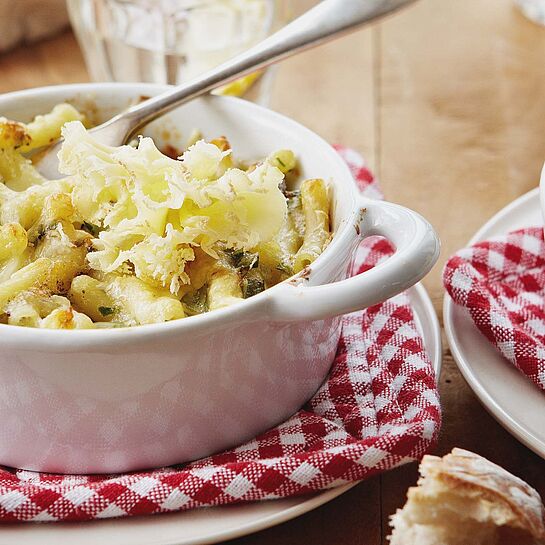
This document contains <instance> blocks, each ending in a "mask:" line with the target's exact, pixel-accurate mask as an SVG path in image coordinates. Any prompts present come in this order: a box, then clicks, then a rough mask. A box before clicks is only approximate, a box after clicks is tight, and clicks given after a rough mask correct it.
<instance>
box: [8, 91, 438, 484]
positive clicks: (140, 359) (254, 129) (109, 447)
mask: <svg viewBox="0 0 545 545" xmlns="http://www.w3.org/2000/svg"><path fill="white" fill-rule="evenodd" d="M164 89H165V87H162V86H155V85H147V84H146V85H145V84H121V83H118V84H89V85H84V84H82V85H68V86H58V87H45V88H40V89H32V90H28V91H22V92H16V93H10V94H6V95H3V96H0V115H4V116H7V117H10V118H14V119H20V120H23V121H24V120H28V119H29V118H31V117H32V116H34V115H35V114H38V113H43V112H46V111H48V110H49V109H51V108H52V107H53V106H54V105H55V104H57V103H59V102H62V101H65V100H70V101H72V102H74V103H76V105H79V106H83V107H87V108H88V107H89V105H93V107H94V105H96V108H94V109H95V110H96V111H97V112H98V117H99V118H105V117H109V116H111V115H112V114H113V113H115V112H117V111H119V110H120V109H122V108H124V107H126V106H127V105H128V103H129V102H130V101H131V100H133V99H134V98H135V97H138V96H140V95H155V94H157V93H159V92H160V91H162V90H164ZM193 128H199V129H200V130H201V131H202V132H203V134H204V136H205V137H212V136H218V135H226V136H227V137H228V138H229V140H230V141H231V143H232V145H233V148H234V149H235V151H236V153H237V156H239V157H242V158H245V159H251V158H254V159H255V158H260V157H263V156H265V155H267V154H268V153H270V152H271V151H272V150H274V149H277V148H279V147H285V148H290V149H292V150H294V151H295V152H296V153H297V155H298V156H299V157H300V159H301V163H302V170H303V175H304V176H306V177H322V178H325V179H326V180H327V181H328V182H329V183H330V184H331V186H332V189H333V191H332V195H333V204H332V219H333V226H334V237H333V240H332V242H331V244H330V245H329V247H328V248H327V249H326V251H325V252H324V253H323V254H322V255H321V256H320V257H319V258H318V259H317V260H316V262H315V263H314V264H313V265H312V267H311V269H310V272H308V274H306V275H303V276H299V277H297V278H294V279H291V280H290V281H286V282H283V283H281V284H278V285H277V286H275V287H273V288H271V289H269V290H266V291H265V292H263V293H261V294H259V295H256V296H254V297H252V298H251V299H248V300H246V301H244V302H241V303H238V304H236V305H234V306H231V307H229V308H226V309H222V310H217V311H214V312H210V313H208V314H203V315H199V316H194V317H191V318H186V319H183V320H179V321H173V322H168V323H164V324H152V325H146V326H139V327H135V328H127V329H112V330H79V331H58V330H37V329H27V328H22V327H16V326H8V325H2V324H0V385H1V388H0V422H2V426H0V463H1V464H4V465H8V466H15V467H19V468H27V469H34V470H42V471H52V472H70V473H104V472H107V473H109V472H121V471H129V470H135V469H140V468H146V467H156V466H164V465H170V464H174V463H180V462H184V461H188V460H193V459H196V458H199V457H202V456H205V455H208V454H211V453H213V452H216V451H219V450H222V449H225V448H228V447H232V446H234V445H237V444H239V443H242V442H244V441H246V440H248V439H250V438H251V437H253V436H255V435H256V434H257V433H259V432H262V431H264V430H266V429H267V428H269V427H271V426H273V425H275V424H277V423H279V422H281V421H282V420H284V419H286V418H287V417H289V416H290V415H291V414H293V413H294V412H296V411H297V409H298V408H299V407H301V406H302V405H303V404H304V403H305V401H307V400H308V399H309V398H310V397H311V396H312V395H313V394H314V393H315V392H316V390H317V389H318V387H319V386H320V384H321V383H322V382H323V380H324V378H325V377H326V376H327V373H328V370H329V368H330V365H331V362H332V360H333V358H334V354H335V350H336V347H337V343H338V339H339V335H340V316H341V315H342V314H345V313H347V312H351V311H355V310H358V309H362V308H365V307H367V306H369V305H372V304H375V303H377V302H379V301H383V300H384V299H386V298H388V297H390V296H392V295H394V294H396V293H398V292H400V291H402V290H404V289H406V288H407V287H409V286H411V285H413V284H414V283H416V282H417V281H418V280H420V279H421V278H422V277H423V276H424V275H425V274H426V273H427V272H428V271H429V269H430V268H431V267H432V265H433V264H434V263H435V261H436V259H437V256H438V251H439V243H438V239H437V237H436V235H435V233H434V231H433V229H432V228H431V227H430V225H429V224H428V223H427V222H426V221H425V220H424V219H423V218H422V217H420V216H419V215H418V214H416V213H414V212H411V211H409V210H407V209H405V208H402V207H400V206H397V205H393V204H388V203H385V202H375V201H370V200H367V199H364V198H362V197H361V196H360V195H359V193H358V191H357V188H356V186H355V184H354V181H353V179H352V176H351V174H350V172H349V170H348V168H347V166H346V165H345V163H344V162H343V161H342V160H341V159H340V158H339V156H338V155H337V153H336V152H335V150H334V149H333V148H332V147H331V146H330V145H329V144H327V143H326V142H325V141H324V140H322V139H321V138H320V137H318V136H317V135H316V134H314V133H312V132H311V131H309V130H308V129H306V128H304V127H302V126H301V125H299V124H297V123H295V122H293V121H291V120H290V119H287V118H285V117H283V116H281V115H279V114H277V113H274V112H272V111H269V110H266V109H264V108H261V107H258V106H256V105H254V104H252V103H249V102H245V101H242V100H238V99H233V98H219V97H207V98H203V99H199V100H195V101H193V102H192V103H190V104H188V105H186V106H183V107H182V108H180V109H178V110H176V111H175V112H173V113H172V114H170V115H169V116H167V117H166V118H164V119H162V120H160V121H158V122H156V123H154V124H152V125H150V127H149V128H148V130H147V131H146V133H147V134H150V135H152V136H154V137H155V138H156V139H157V140H159V141H160V142H164V141H165V137H170V138H172V137H174V138H176V137H177V136H179V132H183V133H184V134H185V136H186V137H187V136H188V134H189V132H190V131H191V129H193ZM374 234H378V235H384V236H385V237H387V238H389V239H390V240H391V241H392V242H393V243H394V244H395V246H396V248H397V252H396V253H395V255H394V256H393V257H391V258H390V259H388V260H386V261H385V262H384V263H383V264H381V265H380V266H378V267H376V268H375V269H373V270H371V271H368V272H366V273H364V274H362V275H359V276H357V277H353V278H349V279H347V276H348V271H349V267H350V263H351V258H352V254H353V251H354V249H355V247H356V246H357V244H358V242H359V241H360V240H361V239H362V237H365V236H369V235H374Z"/></svg>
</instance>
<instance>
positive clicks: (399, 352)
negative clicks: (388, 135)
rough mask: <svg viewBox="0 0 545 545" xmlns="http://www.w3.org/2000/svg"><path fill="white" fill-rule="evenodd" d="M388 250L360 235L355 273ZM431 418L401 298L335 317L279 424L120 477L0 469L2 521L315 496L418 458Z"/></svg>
mask: <svg viewBox="0 0 545 545" xmlns="http://www.w3.org/2000/svg"><path fill="white" fill-rule="evenodd" d="M337 149H338V152H339V153H340V154H341V155H342V157H343V158H344V159H345V160H346V161H347V163H348V165H349V166H350V168H351V170H352V173H353V175H354V177H355V178H356V180H357V182H358V184H359V186H360V187H361V190H362V191H363V192H364V193H365V194H367V195H369V196H371V197H379V196H380V191H379V189H378V187H377V185H376V183H375V181H374V179H373V177H372V175H371V173H370V172H369V171H368V170H367V168H366V167H365V164H364V163H363V160H362V159H361V157H360V156H359V155H358V154H356V153H355V152H353V151H351V150H348V149H345V148H337ZM391 252H392V248H391V246H390V245H389V243H388V242H387V241H385V240H384V239H380V238H378V237H374V238H372V239H367V240H366V241H365V242H364V243H363V244H362V245H361V247H360V249H359V252H358V255H357V259H356V264H355V270H354V272H356V273H357V272H362V271H364V270H367V269H369V268H371V267H373V266H374V265H375V264H376V263H377V262H379V261H380V260H382V259H385V258H387V257H388V256H389V255H390V254H391ZM440 423H441V411H440V406H439V399H438V394H437V389H436V384H435V376H434V371H433V368H432V366H431V363H430V361H429V358H428V356H427V354H426V352H425V350H424V346H423V343H422V339H421V338H420V335H419V333H418V330H417V328H416V325H415V322H414V319H413V313H412V310H411V307H410V304H409V300H408V298H407V296H406V295H403V294H402V295H400V296H398V297H395V298H393V299H390V300H389V301H387V302H385V303H382V304H379V305H376V306H374V307H372V308H369V309H367V310H366V311H363V312H357V313H354V314H351V315H348V316H345V318H344V324H343V334H342V337H341V341H340V344H339V348H338V352H337V355H336V358H335V361H334V362H333V366H332V368H331V372H330V375H329V377H328V379H327V380H326V381H325V382H324V384H323V385H322V386H321V388H320V389H319V390H318V392H317V393H316V394H315V396H314V397H313V398H312V399H311V400H310V401H309V402H308V403H307V405H306V406H305V407H303V408H302V409H301V410H300V411H299V412H298V413H297V414H295V415H294V416H293V417H291V418H290V419H289V420H288V421H287V422H284V423H283V424H281V425H280V426H277V427H276V428H274V429H272V430H269V431H268V432H266V433H264V434H262V435H261V436H259V437H256V438H255V439H254V440H253V441H250V442H248V443H246V444H245V445H242V446H239V447H238V448H235V449H232V450H229V451H226V452H223V453H220V454H216V455H214V456H211V457H208V458H205V459H203V460H199V461H196V462H192V463H190V464H186V465H183V466H175V467H169V468H162V469H156V470H150V471H142V472H137V473H131V474H126V475H115V476H104V475H100V476H98V475H93V476H67V475H51V474H40V473H33V472H30V471H21V470H11V469H0V522H11V521H61V520H85V519H98V518H108V517H119V516H131V515H145V514H152V513H161V512H167V511H179V510H186V509H193V508H196V507H204V506H213V505H224V504H232V503H237V502H246V501H255V500H269V499H275V498H284V497H288V496H295V495H300V494H306V493H309V492H315V491H318V490H323V489H326V488H332V487H335V486H339V485H343V484H346V483H350V482H354V481H359V480H362V479H365V478H367V477H369V476H370V475H373V474H375V473H378V472H381V471H385V470H388V469H391V468H393V467H395V466H398V465H401V464H403V463H406V462H409V461H412V460H416V459H419V458H421V457H422V456H423V455H424V454H425V453H426V452H427V451H428V450H429V449H430V448H431V445H432V444H433V443H434V441H435V440H436V438H437V435H438V432H439V428H440Z"/></svg>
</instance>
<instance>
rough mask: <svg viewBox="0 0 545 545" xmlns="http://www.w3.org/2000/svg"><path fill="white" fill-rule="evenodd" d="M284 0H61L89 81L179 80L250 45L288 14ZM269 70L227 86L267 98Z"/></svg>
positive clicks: (232, 91)
mask: <svg viewBox="0 0 545 545" xmlns="http://www.w3.org/2000/svg"><path fill="white" fill-rule="evenodd" d="M284 1H285V0H67V3H68V10H69V14H70V19H71V21H72V26H73V27H74V30H75V32H76V35H77V38H78V41H79V43H80V46H81V49H82V51H83V55H84V57H85V62H86V64H87V68H88V70H89V73H90V75H91V78H92V79H93V80H95V81H142V82H153V83H168V84H180V83H183V82H185V81H187V80H189V79H191V78H193V77H195V76H198V75H199V74H201V73H203V72H206V71H207V70H209V69H211V68H213V67H214V66H216V65H218V64H221V63H222V62H224V61H225V60H227V59H229V58H230V57H233V56H235V55H237V54H238V53H240V52H242V51H244V50H245V49H248V48H249V47H251V46H252V45H254V44H255V43H257V42H259V41H261V40H263V39H264V38H265V37H266V36H267V35H269V34H270V33H272V32H273V31H275V30H277V28H278V27H280V26H281V25H282V24H284V23H285V22H286V19H287V6H286V5H285V4H284ZM270 84H271V70H270V69H269V70H268V71H267V73H265V74H263V75H261V77H255V76H249V77H246V78H243V79H242V80H238V81H237V82H235V83H234V84H232V85H230V86H229V88H228V89H227V92H228V93H229V94H236V95H244V96H245V98H250V99H252V100H255V101H257V102H260V103H266V102H268V98H269V90H270Z"/></svg>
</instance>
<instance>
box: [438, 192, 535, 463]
mask: <svg viewBox="0 0 545 545" xmlns="http://www.w3.org/2000/svg"><path fill="white" fill-rule="evenodd" d="M535 225H543V220H542V216H541V209H540V203H539V190H538V189H534V190H533V191H530V192H529V193H526V194H525V195H523V196H522V197H520V198H518V199H517V200H516V201H513V202H512V203H511V204H509V205H508V206H506V207H505V208H504V209H503V210H501V211H500V212H498V214H496V215H495V216H494V217H493V218H492V219H491V220H490V221H488V222H487V223H486V224H485V225H484V226H483V227H482V228H481V229H480V230H479V231H478V232H477V234H476V235H475V236H474V237H473V238H472V239H471V240H470V241H469V244H468V245H471V244H474V243H476V242H479V241H481V240H485V239H488V238H490V237H492V236H497V235H502V234H506V233H508V232H509V231H513V230H515V229H520V228H523V227H530V226H535ZM443 316H444V322H445V331H446V334H447V339H448V342H449V345H450V349H451V352H452V355H453V356H454V359H455V360H456V363H457V364H458V367H459V368H460V371H461V372H462V374H463V375H464V378H465V379H466V381H467V382H468V383H469V385H470V387H471V388H472V389H473V391H474V392H475V394H476V395H477V396H478V398H479V399H480V400H481V402H482V403H483V405H484V406H485V407H486V408H487V409H488V410H489V411H490V413H491V414H492V416H494V418H496V420H498V422H499V423H500V424H501V425H502V426H503V427H505V429H507V431H509V432H510V433H511V434H512V435H514V436H515V437H516V438H517V439H518V440H519V441H521V442H522V443H524V444H525V445H526V446H527V447H529V448H530V449H532V450H533V451H534V452H536V453H537V454H539V456H541V457H542V458H545V426H544V425H543V423H544V415H545V394H544V393H543V392H542V391H541V390H539V388H537V387H536V386H534V384H533V383H532V382H530V380H528V379H527V378H526V377H525V376H524V375H523V374H522V373H520V372H519V371H518V370H517V369H516V368H515V367H514V366H513V365H512V364H511V363H509V362H508V361H507V360H505V359H504V358H503V356H502V355H501V354H500V352H498V351H497V350H496V349H495V348H494V347H493V346H492V344H490V343H489V342H488V340H487V339H486V338H485V337H484V336H483V335H481V333H480V332H479V331H478V329H477V327H476V326H475V325H474V323H473V321H472V319H471V317H470V316H469V314H468V313H467V312H466V311H465V310H464V309H463V308H462V307H459V306H458V305H456V304H454V302H453V301H452V299H451V298H450V296H448V295H445V299H444V305H443Z"/></svg>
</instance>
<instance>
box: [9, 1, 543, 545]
mask: <svg viewBox="0 0 545 545" xmlns="http://www.w3.org/2000/svg"><path fill="white" fill-rule="evenodd" d="M298 1H300V2H301V4H300V6H302V7H304V6H305V5H309V3H310V0H298ZM0 74H1V77H0V92H6V91H11V90H16V89H22V88H27V87H34V86H39V85H50V84H57V83H68V82H80V81H87V79H88V76H87V73H86V71H85V67H84V64H83V61H82V58H81V55H80V53H79V50H78V47H77V44H76V42H75V40H74V38H73V37H72V35H71V34H70V33H69V32H67V33H65V34H64V35H62V36H60V37H58V38H55V39H53V40H50V41H47V42H45V43H42V44H40V45H38V46H33V47H32V48H30V47H29V48H20V49H18V50H15V51H13V52H9V53H7V54H5V55H3V56H1V57H0ZM272 107H273V108H274V109H276V110H278V111H280V112H283V113H285V114H287V115H289V116H291V117H293V118H295V119H297V120H298V121H300V122H302V123H303V124H305V125H307V126H309V127H310V128H312V129H313V130H315V131H316V132H318V133H319V134H321V135H322V136H324V137H325V138H326V139H327V140H329V141H331V142H338V143H342V144H346V145H349V146H352V147H354V148H356V149H358V150H360V151H361V152H363V153H364V154H365V156H366V158H367V160H368V161H369V163H370V165H371V166H372V167H373V169H374V170H375V172H376V174H377V175H378V176H379V178H380V180H381V182H382V186H383V189H384V190H385V193H386V196H387V198H388V199H389V200H391V201H394V202H398V203H401V204H403V205H406V206H408V207H410V208H413V209H415V210H417V211H419V212H420V213H422V214H423V215H424V216H425V217H426V218H428V219H429V220H430V221H431V222H432V223H433V225H434V226H435V227H436V229H437V231H438V232H439V235H440V237H441V239H442V243H443V253H442V256H441V258H440V260H439V263H438V265H437V266H436V267H435V269H434V270H433V271H432V272H431V274H430V275H429V276H428V277H427V278H426V280H425V282H424V284H425V285H426V287H427V288H428V290H429V292H430V295H431V297H432V299H433V301H434V304H435V308H436V310H437V312H438V313H439V315H441V304H442V297H443V290H442V287H441V275H440V273H441V268H442V266H443V264H444V262H445V260H446V259H447V257H448V256H449V255H450V254H452V253H453V252H454V251H455V250H457V249H458V248H460V247H462V246H464V244H465V243H466V242H467V240H468V239H469V238H470V237H471V235H472V234H473V233H474V232H475V231H476V230H477V229H478V228H479V227H480V226H481V225H482V224H483V223H484V222H485V221H486V220H487V219H489V218H490V217H491V216H492V215H493V214H494V213H496V212H497V211H498V210H499V209H501V208H502V207H503V206H505V205H506V204H507V203H508V202H510V201H512V200H513V199H514V198H515V197H517V196H519V195H521V194H523V193H525V192H526V191H528V190H530V189H532V188H534V187H536V185H537V183H538V177H539V171H540V168H541V164H542V163H543V160H544V159H545V28H541V27H539V26H537V25H534V24H533V23H531V22H529V21H527V20H526V19H524V18H523V17H522V15H520V14H519V13H518V11H517V10H516V9H515V8H514V7H513V2H512V0H420V2H418V3H417V4H415V5H414V6H412V7H411V8H409V9H407V10H406V11H404V12H402V13H400V14H398V15H396V16H394V17H392V18H389V19H387V20H385V21H383V22H381V23H379V24H377V25H374V26H373V27H370V28H368V29H365V30H363V31H360V32H358V33H356V34H354V35H352V36H350V37H347V38H345V39H344V40H342V41H340V42H336V43H333V44H330V45H327V46H325V47H322V48H320V49H318V50H314V51H310V52H307V53H305V54H303V55H300V56H299V57H296V58H293V59H291V60H289V61H286V62H285V63H284V64H283V65H282V66H281V67H280V69H279V71H278V77H277V79H276V82H275V89H274V93H273V101H272ZM0 114H1V112H0ZM440 390H441V399H442V405H443V411H444V423H443V430H442V434H441V440H440V444H439V446H438V449H437V452H438V453H439V454H444V453H446V452H447V451H449V450H450V449H451V448H452V447H453V446H460V447H465V448H468V449H471V450H474V451H476V452H478V453H480V454H483V455H484V456H486V457H488V458H490V459H491V460H493V461H495V462H497V463H499V464H501V465H503V466H504V467H506V468H507V469H508V470H510V471H512V472H514V473H515V474H517V475H519V476H521V477H522V478H524V479H526V480H527V481H528V482H529V483H531V484H532V485H533V486H535V487H536V488H537V489H538V490H539V491H540V493H541V494H542V496H544V495H545V471H544V469H545V462H544V461H543V460H541V459H540V458H539V457H538V456H536V455H535V454H533V453H532V452H531V451H529V450H528V449H527V448H525V447H524V446H522V445H521V444H520V443H518V442H517V441H516V440H515V439H513V438H512V437H511V436H510V435H509V434H508V433H507V432H506V431H505V430H504V429H503V428H502V427H501V426H499V425H498V424H497V423H496V421H495V420H494V419H492V418H491V417H490V416H489V415H488V413H487V412H486V411H485V410H484V409H483V407H482V406H481V405H480V404H479V402H478V400H477V399H476V397H475V396H474V394H473V393H472V392H471V390H470V389H469V388H468V386H467V385H466V383H465V382H464V380H463V378H462V377H461V375H460V373H459V372H458V370H457V368H456V365H455V364H454V362H453V359H452V356H451V354H450V352H449V350H448V348H447V347H446V343H445V349H444V359H443V372H442V375H441V378H440ZM415 480H416V468H415V467H414V465H412V466H406V467H403V468H400V469H398V470H396V471H392V472H390V473H387V474H385V475H382V476H380V477H376V478H374V479H371V480H369V481H367V482H364V483H361V484H360V485H358V486H357V487H355V488H354V489H352V490H351V491H349V492H348V493H346V494H345V495H343V496H341V497H340V498H338V499H336V500H334V501H332V502H331V503H329V504H327V505H325V506H323V507H321V508H319V509H317V510H315V511H313V512H311V513H309V514H307V515H305V516H302V517H300V518H298V519H296V520H293V521H291V522H288V523H285V524H283V525H281V526H278V527H276V528H272V529H270V530H266V531H264V532H260V533H259V534H256V535H253V536H248V537H246V538H243V539H239V540H236V541H235V542H234V543H237V544H240V545H258V544H259V545H273V544H282V545H292V544H301V543H309V544H312V545H333V544H334V545H344V544H346V545H379V544H385V543H386V536H387V535H388V528H387V521H388V516H389V515H390V514H392V513H393V512H394V511H395V509H396V508H398V507H400V506H401V505H402V504H403V503H404V499H405V492H406V489H407V487H408V486H410V485H411V484H413V483H414V482H415Z"/></svg>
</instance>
